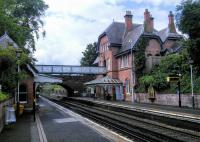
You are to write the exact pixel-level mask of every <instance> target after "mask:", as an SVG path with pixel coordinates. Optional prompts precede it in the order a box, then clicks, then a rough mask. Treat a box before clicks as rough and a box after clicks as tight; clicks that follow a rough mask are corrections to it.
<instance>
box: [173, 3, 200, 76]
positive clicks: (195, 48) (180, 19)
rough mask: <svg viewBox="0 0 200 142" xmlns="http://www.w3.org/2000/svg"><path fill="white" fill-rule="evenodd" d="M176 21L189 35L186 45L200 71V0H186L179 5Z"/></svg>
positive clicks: (199, 71)
mask: <svg viewBox="0 0 200 142" xmlns="http://www.w3.org/2000/svg"><path fill="white" fill-rule="evenodd" d="M176 21H177V25H178V28H179V30H180V31H181V32H182V33H183V34H186V35H188V39H187V40H186V41H185V42H184V46H186V47H187V48H188V51H189V54H190V57H191V58H192V59H193V61H194V65H195V66H196V67H197V72H198V73H200V62H199V60H200V56H199V55H200V48H199V47H200V32H199V31H200V22H199V21H200V1H199V0H186V1H182V2H181V3H180V5H178V6H177V14H176Z"/></svg>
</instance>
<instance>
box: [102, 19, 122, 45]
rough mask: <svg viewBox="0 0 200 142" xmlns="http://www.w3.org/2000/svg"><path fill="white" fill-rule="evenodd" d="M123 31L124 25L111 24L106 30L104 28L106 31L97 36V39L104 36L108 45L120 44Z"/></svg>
mask: <svg viewBox="0 0 200 142" xmlns="http://www.w3.org/2000/svg"><path fill="white" fill-rule="evenodd" d="M124 30H125V25H124V23H120V22H112V24H110V25H109V26H108V28H106V30H105V31H104V32H103V33H102V34H101V35H100V36H99V39H100V38H101V37H102V36H104V35H105V34H106V35H107V37H108V41H109V43H114V44H121V43H122V37H123V34H124Z"/></svg>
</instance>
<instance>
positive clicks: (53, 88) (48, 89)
mask: <svg viewBox="0 0 200 142" xmlns="http://www.w3.org/2000/svg"><path fill="white" fill-rule="evenodd" d="M42 88H43V93H44V95H50V94H51V93H52V92H59V91H60V90H63V87H62V86H60V85H57V84H46V85H44V86H43V87H42Z"/></svg>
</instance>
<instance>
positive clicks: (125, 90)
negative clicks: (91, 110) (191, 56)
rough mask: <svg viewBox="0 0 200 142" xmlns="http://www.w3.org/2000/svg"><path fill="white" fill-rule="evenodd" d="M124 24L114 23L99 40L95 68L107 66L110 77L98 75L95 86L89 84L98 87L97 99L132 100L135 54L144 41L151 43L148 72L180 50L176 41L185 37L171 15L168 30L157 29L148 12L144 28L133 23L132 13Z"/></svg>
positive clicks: (142, 25) (147, 52)
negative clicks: (129, 98) (139, 43)
mask: <svg viewBox="0 0 200 142" xmlns="http://www.w3.org/2000/svg"><path fill="white" fill-rule="evenodd" d="M166 18H167V17H166ZM124 20H125V21H124V22H115V21H113V22H112V23H111V24H110V25H109V26H108V27H107V28H106V29H105V30H104V31H103V32H102V34H100V35H99V37H98V48H97V52H98V57H97V59H96V60H95V62H94V64H98V66H105V67H106V68H107V73H106V75H105V76H106V77H105V76H102V75H98V76H97V79H96V83H91V82H90V83H88V84H89V85H92V84H93V85H95V87H96V95H97V97H101V98H105V92H106V93H108V94H110V95H111V96H112V98H113V99H119V100H120V99H126V98H127V97H130V96H131V94H132V93H133V88H134V86H135V85H136V77H137V74H136V71H135V62H134V61H135V55H134V54H135V53H136V52H137V44H138V42H139V40H141V39H142V38H146V39H148V44H147V46H146V47H145V51H144V52H145V71H146V72H149V71H151V69H152V68H153V66H154V65H156V64H159V62H160V59H161V58H162V56H164V55H166V54H168V53H172V52H176V51H177V50H179V48H180V47H179V45H178V44H177V41H179V40H180V39H181V38H182V36H181V35H180V34H178V33H177V31H176V28H175V24H174V15H173V13H172V12H171V11H170V12H169V15H168V21H169V22H168V26H167V27H166V28H164V29H162V30H160V31H158V30H156V29H155V28H154V18H153V17H152V16H151V14H150V12H149V11H148V9H146V10H145V11H144V23H143V24H137V23H134V19H133V15H132V13H131V11H126V14H125V16H124ZM102 78H103V79H102ZM104 78H105V79H104ZM99 81H101V82H99ZM97 82H98V83H97ZM115 82H118V83H117V84H116V83H115ZM86 85H87V84H86Z"/></svg>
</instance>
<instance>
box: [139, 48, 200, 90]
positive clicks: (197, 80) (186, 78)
mask: <svg viewBox="0 0 200 142" xmlns="http://www.w3.org/2000/svg"><path fill="white" fill-rule="evenodd" d="M178 74H181V78H180V82H181V92H183V93H190V92H191V80H190V66H189V63H188V52H187V49H183V50H182V51H181V52H180V53H179V54H170V55H167V56H164V57H163V58H162V59H161V61H160V64H159V65H157V66H155V67H154V68H153V70H152V72H151V73H148V74H144V75H143V76H142V77H140V78H139V84H140V90H142V89H141V87H143V90H145V91H147V89H148V87H149V86H153V87H154V88H155V89H156V90H157V91H161V92H166V91H167V92H170V93H171V92H176V90H177V83H170V84H169V83H168V82H167V80H166V78H167V76H169V75H178ZM193 79H194V92H197V93H198V92H200V89H199V84H200V77H198V76H197V75H195V74H193Z"/></svg>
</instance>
